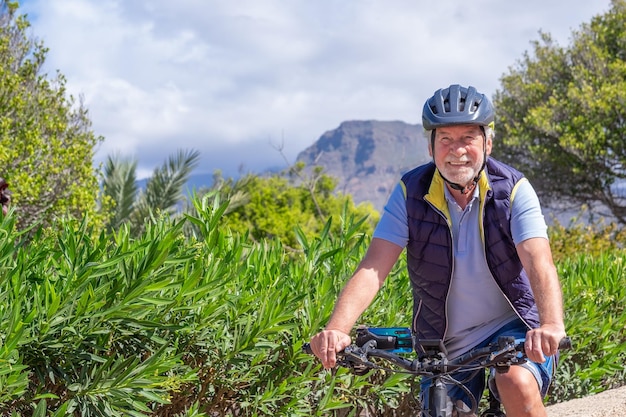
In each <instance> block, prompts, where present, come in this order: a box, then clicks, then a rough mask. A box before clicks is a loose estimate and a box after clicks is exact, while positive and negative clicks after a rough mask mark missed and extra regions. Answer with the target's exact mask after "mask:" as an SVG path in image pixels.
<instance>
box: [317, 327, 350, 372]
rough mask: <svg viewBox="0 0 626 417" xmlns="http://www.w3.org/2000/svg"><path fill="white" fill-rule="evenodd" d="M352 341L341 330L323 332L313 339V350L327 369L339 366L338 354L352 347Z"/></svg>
mask: <svg viewBox="0 0 626 417" xmlns="http://www.w3.org/2000/svg"><path fill="white" fill-rule="evenodd" d="M351 343H352V339H351V338H350V336H349V335H347V334H346V333H344V332H342V331H340V330H322V331H321V332H319V333H318V334H316V335H315V336H313V337H312V338H311V343H310V344H311V349H312V350H313V353H314V354H315V356H317V357H318V358H319V360H321V361H322V365H324V368H325V369H329V368H333V367H334V366H335V365H336V364H337V352H341V351H342V350H344V349H345V348H346V347H348V346H350V344H351Z"/></svg>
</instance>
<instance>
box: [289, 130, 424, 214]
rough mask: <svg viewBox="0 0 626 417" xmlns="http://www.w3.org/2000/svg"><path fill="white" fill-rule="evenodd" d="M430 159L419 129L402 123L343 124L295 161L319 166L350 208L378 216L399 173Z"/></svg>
mask: <svg viewBox="0 0 626 417" xmlns="http://www.w3.org/2000/svg"><path fill="white" fill-rule="evenodd" d="M430 159H431V158H430V156H429V155H428V146H427V140H426V138H425V137H424V130H423V128H422V126H421V125H419V124H417V125H411V124H407V123H405V122H401V121H373V120H368V121H347V122H343V123H341V125H340V126H339V127H338V128H336V129H334V130H330V131H328V132H326V133H324V134H323V135H322V136H321V137H320V138H319V139H318V140H317V141H316V142H315V143H314V144H313V145H311V146H310V147H308V148H307V149H305V150H304V151H302V152H300V154H299V155H298V157H297V161H302V162H304V163H305V164H306V166H307V167H315V166H320V167H323V168H324V172H325V173H326V174H328V175H331V176H333V177H335V178H337V180H338V181H339V183H338V186H337V190H338V191H340V192H342V193H344V194H350V195H352V198H353V200H354V201H355V203H357V204H358V203H361V202H366V201H367V202H371V203H372V205H373V206H374V208H375V209H376V210H378V211H382V210H383V207H384V205H385V202H386V201H387V198H388V197H389V194H390V193H391V191H392V190H393V188H394V187H395V186H396V184H397V183H398V181H399V180H400V177H401V176H402V174H403V173H405V172H407V171H409V170H410V169H412V168H414V167H416V166H418V165H421V164H423V163H425V162H427V161H429V160H430Z"/></svg>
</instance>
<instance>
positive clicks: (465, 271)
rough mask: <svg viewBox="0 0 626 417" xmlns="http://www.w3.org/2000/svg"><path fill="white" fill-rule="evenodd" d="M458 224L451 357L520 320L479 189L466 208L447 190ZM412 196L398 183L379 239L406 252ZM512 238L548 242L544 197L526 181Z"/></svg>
mask: <svg viewBox="0 0 626 417" xmlns="http://www.w3.org/2000/svg"><path fill="white" fill-rule="evenodd" d="M445 195H446V201H447V203H448V209H449V212H450V217H451V219H450V220H451V223H452V237H453V246H454V265H453V269H452V270H453V273H452V280H451V283H450V290H449V293H448V297H447V302H446V314H447V317H448V327H447V329H446V334H445V345H446V349H447V350H448V353H449V355H450V357H452V356H456V355H458V354H461V353H463V352H465V351H467V350H469V349H471V348H472V347H474V346H476V345H478V344H480V343H481V342H482V341H483V340H484V339H486V338H487V337H488V336H490V335H491V334H492V333H493V332H494V331H495V330H497V329H499V328H500V327H502V326H503V325H505V324H507V323H508V322H510V321H512V320H513V319H515V318H516V317H517V315H516V313H515V311H514V310H513V307H512V306H511V305H510V303H509V302H508V301H507V300H506V298H505V297H504V294H503V293H502V291H501V290H500V288H499V287H498V285H497V284H496V282H495V280H494V278H493V276H492V275H491V272H490V271H489V268H488V266H487V260H486V256H485V251H484V245H483V243H482V240H481V236H480V228H479V224H480V218H479V215H480V213H479V189H478V187H476V189H475V190H474V197H473V199H472V201H471V202H470V203H469V204H468V205H467V206H466V207H465V209H461V207H460V206H459V205H458V204H457V203H456V201H454V198H453V197H452V195H451V194H450V192H449V191H448V189H447V187H446V189H445ZM407 219H408V218H407V213H406V196H405V195H404V190H403V187H402V186H401V185H400V184H398V185H397V186H396V188H395V189H394V191H393V192H392V194H391V196H390V197H389V200H388V201H387V204H386V206H385V209H384V212H383V215H382V217H381V219H380V222H379V223H378V225H377V226H376V229H375V231H374V237H376V238H380V239H384V240H387V241H389V242H392V243H394V244H396V245H398V246H401V247H405V246H406V245H407V243H408V238H409V227H408V220H407ZM511 234H512V236H513V241H514V243H515V244H516V245H517V244H518V243H520V242H522V241H524V240H526V239H529V238H533V237H542V238H546V239H547V238H548V232H547V225H546V222H545V219H544V217H543V214H542V212H541V206H540V204H539V198H538V197H537V194H536V193H535V190H534V189H533V188H532V186H531V184H530V183H529V182H528V181H527V180H526V179H523V180H521V182H520V184H519V185H518V187H517V191H516V193H515V197H514V199H513V201H512V205H511Z"/></svg>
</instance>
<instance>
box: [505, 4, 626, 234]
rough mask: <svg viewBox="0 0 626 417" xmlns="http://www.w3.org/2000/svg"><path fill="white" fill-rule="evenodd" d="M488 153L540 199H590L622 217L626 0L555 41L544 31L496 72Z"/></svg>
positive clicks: (625, 197) (625, 214)
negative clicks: (516, 171) (515, 170)
mask: <svg viewBox="0 0 626 417" xmlns="http://www.w3.org/2000/svg"><path fill="white" fill-rule="evenodd" d="M501 82H502V89H501V90H499V91H497V92H496V94H495V97H494V104H495V106H496V109H497V117H498V119H497V120H496V128H497V131H498V138H497V140H496V141H494V156H495V157H497V158H500V159H502V160H505V161H507V162H510V163H511V164H512V165H514V166H516V167H519V168H520V169H521V170H523V171H524V172H525V173H526V174H527V175H528V177H529V178H531V180H532V181H533V185H534V186H535V188H536V189H537V192H538V194H539V195H540V197H541V198H542V199H544V200H545V201H546V202H547V203H548V204H552V205H553V203H556V202H559V203H561V204H562V203H568V204H569V205H570V206H576V205H580V204H590V205H591V206H592V207H596V210H597V209H598V207H603V208H606V209H605V211H602V212H600V214H602V215H610V216H611V217H614V218H615V219H617V221H619V222H620V223H621V224H625V223H626V191H625V190H626V188H625V187H624V180H625V179H626V170H625V166H626V117H625V116H624V108H626V107H625V106H626V1H625V0H612V3H611V8H610V10H609V11H608V12H606V13H605V14H604V15H598V16H596V17H594V18H593V19H592V20H591V23H589V24H583V25H582V26H581V28H580V29H579V30H578V31H574V32H573V34H572V36H571V45H570V46H569V47H568V48H563V47H560V46H558V45H556V44H555V43H554V42H553V41H552V39H551V38H550V36H549V35H548V34H545V33H542V34H541V40H540V41H536V42H534V55H530V54H529V53H525V54H524V57H523V59H522V60H520V61H519V62H518V63H517V65H516V66H514V67H512V68H511V69H510V72H509V73H508V74H505V75H504V76H503V77H502V79H501Z"/></svg>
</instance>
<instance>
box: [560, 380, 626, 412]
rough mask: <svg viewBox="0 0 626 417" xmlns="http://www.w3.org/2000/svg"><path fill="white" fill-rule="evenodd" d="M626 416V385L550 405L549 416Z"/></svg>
mask: <svg viewBox="0 0 626 417" xmlns="http://www.w3.org/2000/svg"><path fill="white" fill-rule="evenodd" d="M618 416H626V386H624V387H621V388H616V389H612V390H608V391H604V392H601V393H600V394H596V395H591V396H589V397H584V398H577V399H575V400H571V401H567V402H564V403H560V404H554V405H551V406H549V407H548V417H618Z"/></svg>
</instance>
